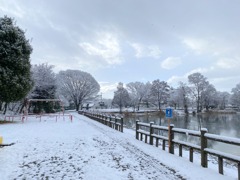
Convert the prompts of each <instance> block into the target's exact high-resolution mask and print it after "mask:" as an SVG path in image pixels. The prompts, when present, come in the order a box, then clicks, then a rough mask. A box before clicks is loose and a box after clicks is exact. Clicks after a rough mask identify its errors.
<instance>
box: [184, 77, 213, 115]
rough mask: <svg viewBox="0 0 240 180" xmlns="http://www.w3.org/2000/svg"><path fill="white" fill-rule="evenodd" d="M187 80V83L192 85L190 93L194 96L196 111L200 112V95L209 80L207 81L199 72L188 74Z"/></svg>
mask: <svg viewBox="0 0 240 180" xmlns="http://www.w3.org/2000/svg"><path fill="white" fill-rule="evenodd" d="M188 82H189V84H191V85H193V86H192V87H191V89H192V93H193V95H194V97H195V98H196V102H197V112H200V111H201V109H202V107H201V106H200V105H201V101H202V99H201V95H202V93H203V92H204V91H205V89H206V88H207V87H208V85H209V82H208V81H207V78H206V77H204V76H203V75H202V74H200V73H193V74H190V75H189V76H188Z"/></svg>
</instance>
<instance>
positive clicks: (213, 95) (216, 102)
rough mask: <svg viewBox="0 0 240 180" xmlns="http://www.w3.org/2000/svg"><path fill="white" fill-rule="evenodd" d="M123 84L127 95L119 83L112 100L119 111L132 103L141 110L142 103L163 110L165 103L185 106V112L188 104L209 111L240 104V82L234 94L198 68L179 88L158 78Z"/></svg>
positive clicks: (239, 105)
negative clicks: (217, 84)
mask: <svg viewBox="0 0 240 180" xmlns="http://www.w3.org/2000/svg"><path fill="white" fill-rule="evenodd" d="M120 84H121V86H120V87H121V91H122V92H123V91H124V90H125V91H124V92H125V95H124V96H122V95H121V93H120V89H119V86H118V87H117V91H115V93H114V98H113V102H112V103H113V105H115V106H116V107H119V108H120V112H121V111H122V108H123V106H124V107H132V108H133V110H134V111H135V110H139V107H140V106H145V107H149V106H154V107H158V109H159V110H161V107H162V106H163V105H165V107H166V106H171V107H174V108H182V109H184V111H185V113H186V114H187V113H188V110H189V107H191V108H194V109H196V112H201V111H202V110H203V109H205V110H206V111H209V109H211V108H218V109H225V108H226V107H227V105H231V106H232V107H236V108H239V107H240V83H239V84H237V85H236V87H235V88H233V89H232V94H230V93H228V92H220V91H217V90H216V88H215V87H214V85H212V84H210V83H209V81H208V80H207V78H206V77H204V76H203V75H202V74H201V73H198V72H197V73H193V74H190V75H189V76H188V84H187V83H183V82H179V86H178V87H177V88H173V87H170V85H168V83H167V82H165V81H160V80H159V79H157V80H154V81H152V82H147V83H143V82H138V81H137V82H130V83H128V84H126V86H125V87H123V84H122V83H120ZM116 99H121V101H116ZM123 102H124V103H123Z"/></svg>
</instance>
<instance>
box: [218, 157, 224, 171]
mask: <svg viewBox="0 0 240 180" xmlns="http://www.w3.org/2000/svg"><path fill="white" fill-rule="evenodd" d="M218 172H219V173H220V174H223V158H222V157H220V156H219V157H218Z"/></svg>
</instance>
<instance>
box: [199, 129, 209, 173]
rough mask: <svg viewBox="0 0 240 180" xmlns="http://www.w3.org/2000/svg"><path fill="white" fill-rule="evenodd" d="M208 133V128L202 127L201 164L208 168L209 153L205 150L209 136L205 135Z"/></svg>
mask: <svg viewBox="0 0 240 180" xmlns="http://www.w3.org/2000/svg"><path fill="white" fill-rule="evenodd" d="M205 133H207V129H206V128H201V166H202V167H205V168H207V167H208V160H207V159H208V158H207V153H206V152H205V151H204V149H205V148H207V138H206V137H205V136H204V135H205Z"/></svg>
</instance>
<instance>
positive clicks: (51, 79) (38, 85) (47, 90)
mask: <svg viewBox="0 0 240 180" xmlns="http://www.w3.org/2000/svg"><path fill="white" fill-rule="evenodd" d="M53 67H54V66H53V65H48V64H47V63H43V64H39V65H34V66H33V67H32V77H33V81H34V87H33V90H32V92H31V94H30V96H29V97H30V98H32V99H54V98H55V94H56V89H57V84H56V75H55V73H54V72H53ZM33 104H34V111H35V112H36V113H39V112H41V110H42V109H44V110H45V111H46V112H47V113H49V112H53V104H52V103H51V102H34V103H33Z"/></svg>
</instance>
